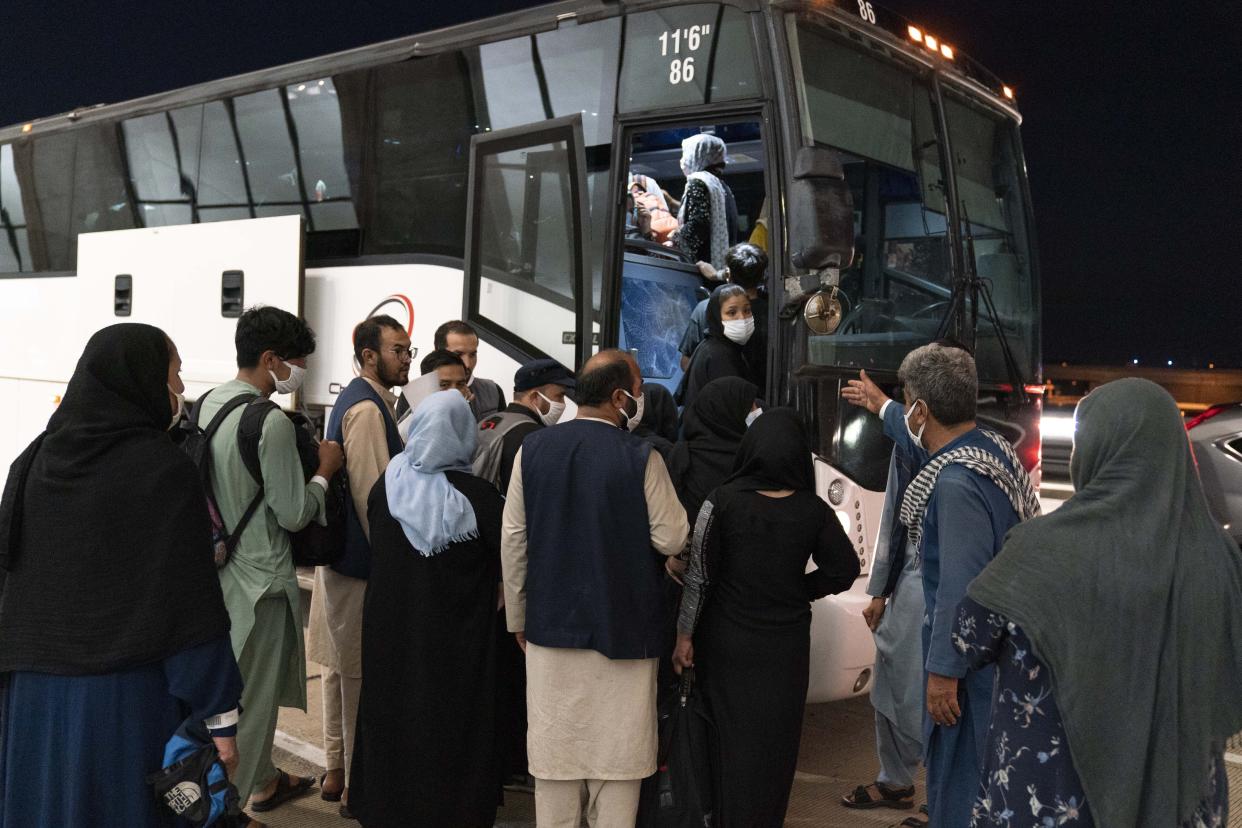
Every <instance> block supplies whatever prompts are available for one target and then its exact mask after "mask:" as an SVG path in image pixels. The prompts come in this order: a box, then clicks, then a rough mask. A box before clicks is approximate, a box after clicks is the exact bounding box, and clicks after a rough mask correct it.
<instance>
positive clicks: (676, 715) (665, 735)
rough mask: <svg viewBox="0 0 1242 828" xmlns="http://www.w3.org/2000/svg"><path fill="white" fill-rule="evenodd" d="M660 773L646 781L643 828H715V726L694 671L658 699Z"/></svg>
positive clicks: (640, 820) (641, 817)
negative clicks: (697, 686) (696, 684)
mask: <svg viewBox="0 0 1242 828" xmlns="http://www.w3.org/2000/svg"><path fill="white" fill-rule="evenodd" d="M658 715H659V753H658V754H657V758H656V772H655V775H653V776H650V777H648V778H647V779H645V780H643V789H642V794H641V797H640V801H639V815H638V825H639V826H641V828H711V826H713V825H716V824H717V820H716V806H715V791H716V778H717V777H716V774H717V773H718V771H719V767H720V763H719V762H718V761H717V759H716V755H715V752H716V726H715V724H714V723H713V722H712V718H711V715H710V713H709V712H708V710H707V707H706V705H705V704H704V702H703V698H702V695H701V693H696V692H695V686H694V669H693V668H686V669H685V670H683V671H682V673H681V681H680V682H679V683H678V684H677V685H675V686H674V687H672V688H669V690H668V691H667V692H665V694H664V695H663V697H662V698H660V699H659V705H658Z"/></svg>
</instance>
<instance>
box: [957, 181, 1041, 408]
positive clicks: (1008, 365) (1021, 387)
mask: <svg viewBox="0 0 1242 828" xmlns="http://www.w3.org/2000/svg"><path fill="white" fill-rule="evenodd" d="M961 210H962V224H963V225H965V228H966V232H965V238H964V239H963V241H964V242H965V244H966V255H965V256H963V257H962V259H963V264H964V266H965V268H966V273H965V278H964V279H962V280H961V281H960V282H959V283H958V284H957V285H955V286H954V288H953V298H951V299H950V300H949V313H948V314H946V315H945V318H944V322H942V323H941V331H940V333H939V334H938V336H940V337H944V336H945V334H946V333H947V330H948V327H949V321H950V320H951V319H952V318H953V314H954V310H955V309H956V307H957V305H958V302H959V300H960V298H961V297H962V293H963V292H964V291H970V293H969V299H970V342H964V343H962V344H963V345H966V346H967V348H969V349H970V352H971V353H972V354H973V353H975V352H976V351H977V350H978V342H979V300H980V299H982V300H983V304H984V309H985V313H984V316H986V317H987V318H988V320H989V321H990V322H991V323H992V329H993V330H994V331H995V332H996V340H997V342H999V343H1000V348H1001V357H1002V358H1003V359H1004V361H1005V370H1006V372H1007V373H1008V374H1009V382H1010V383H1011V384H1012V385H1013V387H1014V391H1015V392H1016V393H1017V394H1018V400H1019V401H1020V402H1021V403H1022V404H1023V405H1025V404H1026V403H1027V401H1028V399H1027V390H1026V380H1025V379H1024V378H1023V376H1022V369H1021V368H1020V367H1019V366H1018V360H1017V358H1016V357H1015V356H1014V355H1013V348H1011V347H1010V346H1009V338H1008V337H1007V336H1005V326H1004V325H1002V324H1001V320H1000V314H998V313H997V312H996V303H995V302H993V301H992V285H991V284H990V283H989V281H988V280H986V279H981V278H979V271H978V268H977V267H976V265H975V233H974V230H973V229H972V227H973V226H972V225H971V223H970V213H969V212H968V211H967V209H966V201H965V200H964V199H963V200H962V202H961ZM964 310H965V309H964V308H963V311H964Z"/></svg>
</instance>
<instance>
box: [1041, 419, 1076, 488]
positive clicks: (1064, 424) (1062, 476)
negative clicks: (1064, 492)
mask: <svg viewBox="0 0 1242 828" xmlns="http://www.w3.org/2000/svg"><path fill="white" fill-rule="evenodd" d="M1039 434H1040V439H1041V441H1042V467H1043V479H1044V480H1045V481H1047V482H1050V483H1064V482H1068V481H1069V465H1070V451H1071V449H1073V447H1074V407H1073V406H1072V405H1049V404H1045V405H1044V411H1043V415H1042V417H1041V418H1040V422H1039Z"/></svg>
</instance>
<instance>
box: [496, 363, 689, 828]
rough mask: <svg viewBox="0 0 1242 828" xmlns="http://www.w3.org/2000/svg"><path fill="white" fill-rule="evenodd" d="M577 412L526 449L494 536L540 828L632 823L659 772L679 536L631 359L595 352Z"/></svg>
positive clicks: (681, 520)
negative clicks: (522, 667)
mask: <svg viewBox="0 0 1242 828" xmlns="http://www.w3.org/2000/svg"><path fill="white" fill-rule="evenodd" d="M577 397H578V414H577V417H575V418H574V419H573V420H571V421H569V422H567V423H561V424H559V425H558V426H557V427H556V428H545V429H540V430H538V431H536V432H534V433H533V434H530V435H529V436H528V437H527V438H526V439H525V441H524V442H523V444H522V448H521V449H520V450H519V452H518V456H517V458H516V460H515V463H514V469H513V476H512V477H511V478H510V480H509V493H508V499H507V500H506V503H505V512H504V525H503V533H502V537H501V568H502V572H503V576H504V591H505V611H506V614H507V617H508V626H509V631H510V632H512V633H514V635H515V637H516V638H517V641H518V644H519V645H520V646H522V648H523V649H524V650H525V652H526V671H527V690H526V701H527V708H528V713H527V715H528V718H529V728H528V732H527V750H528V753H529V761H530V772H531V775H532V776H534V777H535V819H536V822H538V824H539V826H540V828H562V827H563V828H577V826H578V825H579V823H580V819H581V807H582V806H581V802H580V795H581V793H582V792H583V790H584V789H585V793H586V799H587V810H588V820H589V822H590V824H591V825H592V826H597V827H598V828H603V827H604V826H622V825H626V826H630V825H633V824H634V820H635V816H636V814H637V810H638V795H639V789H640V786H641V782H642V779H643V778H644V777H646V776H650V775H651V774H652V773H654V772H655V769H656V669H657V661H658V657H659V654H660V652H661V651H662V647H663V644H664V629H663V628H662V625H661V619H662V618H663V613H662V602H663V592H662V590H661V578H662V577H663V574H662V573H663V569H664V567H663V562H664V559H665V557H666V556H670V555H676V554H677V553H679V552H681V551H682V549H683V548H684V546H685V543H686V536H687V534H688V533H689V526H688V525H687V522H686V512H685V509H683V508H682V506H681V502H680V501H679V500H678V499H677V493H676V491H674V489H673V484H672V481H671V480H670V479H669V476H668V471H667V469H666V468H665V466H664V461H663V460H662V459H661V458H660V454H659V453H658V452H655V451H652V450H651V446H650V444H649V443H647V442H646V441H644V440H641V439H639V438H637V437H635V436H633V435H632V434H630V433H629V432H630V431H631V430H633V429H634V428H635V427H637V425H638V423H639V421H640V420H641V419H642V412H643V397H642V376H641V373H640V372H639V369H638V364H637V363H636V362H635V361H634V357H633V356H631V355H630V354H627V353H623V352H621V351H615V350H609V351H601V352H600V353H599V354H597V355H595V356H594V357H592V358H591V359H590V360H588V361H587V364H586V365H585V366H584V368H583V370H582V373H581V374H580V375H579V376H578V391H577Z"/></svg>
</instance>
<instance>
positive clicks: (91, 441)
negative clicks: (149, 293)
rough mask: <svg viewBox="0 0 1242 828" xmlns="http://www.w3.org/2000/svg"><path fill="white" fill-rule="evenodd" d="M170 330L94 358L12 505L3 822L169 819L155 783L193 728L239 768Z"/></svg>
mask: <svg viewBox="0 0 1242 828" xmlns="http://www.w3.org/2000/svg"><path fill="white" fill-rule="evenodd" d="M180 367H181V360H180V358H179V357H178V355H177V351H176V347H175V346H174V345H173V344H172V342H171V341H170V340H169V339H168V337H167V336H165V335H164V332H163V331H161V330H160V329H158V328H153V327H151V326H149V325H135V324H124V325H113V326H111V327H108V328H104V329H103V330H101V331H99V332H98V333H96V334H95V335H94V336H92V337H91V339H90V341H89V342H88V343H87V345H86V350H85V351H84V352H83V354H82V357H81V359H80V360H79V361H78V365H77V368H76V370H75V371H74V374H73V377H72V379H70V380H69V388H68V390H67V391H66V393H65V398H64V401H63V402H62V403H61V404H60V407H59V408H58V409H57V411H56V413H55V414H53V415H52V418H51V420H50V421H49V422H48V426H47V430H46V431H45V432H44V433H43V434H41V435H40V436H39V437H38V439H36V440H35V442H34V443H32V444H31V445H30V446H29V447H28V448H27V449H26V450H25V452H23V453H22V455H21V456H20V457H18V459H17V461H16V462H15V463H14V464H13V467H12V469H11V471H10V473H9V477H8V481H7V483H6V484H5V489H4V497H3V500H2V501H0V570H2V571H3V577H4V595H3V600H2V601H0V674H3V676H4V679H5V682H4V683H5V685H6V686H5V688H4V691H3V695H2V698H3V704H4V711H3V715H2V716H0V719H2V721H3V723H4V731H3V734H2V736H0V774H2V782H3V796H2V799H0V826H26V825H125V826H156V825H166V824H170V823H171V816H172V814H171V811H168V810H166V809H163V808H160V807H157V803H156V801H155V798H154V796H153V795H152V791H151V788H150V787H148V785H147V783H146V776H147V775H148V774H150V773H152V772H154V771H157V770H159V769H160V768H161V767H163V764H164V762H163V754H164V746H165V744H166V743H167V742H168V740H169V738H170V737H171V736H172V735H173V733H174V731H176V730H177V729H178V727H179V726H180V725H181V724H182V723H183V722H184V723H186V724H188V725H189V726H190V727H191V728H193V729H195V730H199V729H201V728H203V727H204V726H205V727H206V728H207V729H208V730H210V732H211V735H212V736H213V737H215V743H216V746H217V748H218V749H219V750H220V753H221V757H222V759H223V760H224V761H225V764H226V767H227V766H230V765H234V764H235V763H236V761H237V758H236V746H235V745H234V743H233V734H234V733H235V731H236V727H235V725H236V721H237V703H238V700H239V699H240V697H241V676H240V674H239V673H238V670H237V664H236V662H235V661H234V659H233V650H232V647H231V645H230V643H229V635H228V633H229V617H228V613H227V612H226V611H225V608H224V599H223V597H222V596H221V593H220V582H219V579H218V578H217V577H216V571H215V566H214V565H213V564H212V552H211V525H210V520H209V518H208V516H207V508H206V501H205V498H204V495H203V489H202V487H201V485H200V484H199V482H198V481H199V476H198V471H197V469H196V468H195V466H194V464H193V463H192V462H191V461H190V459H189V457H188V456H187V455H186V454H184V453H183V452H181V451H180V450H179V449H178V448H177V447H176V446H174V445H173V442H172V440H171V439H170V438H169V435H168V429H169V428H170V427H171V425H172V424H173V422H174V421H175V419H176V417H177V416H178V414H179V413H180V406H181V404H180V393H181V391H182V390H183V386H182V384H181V379H180V377H179V375H178V374H179V371H180Z"/></svg>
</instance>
